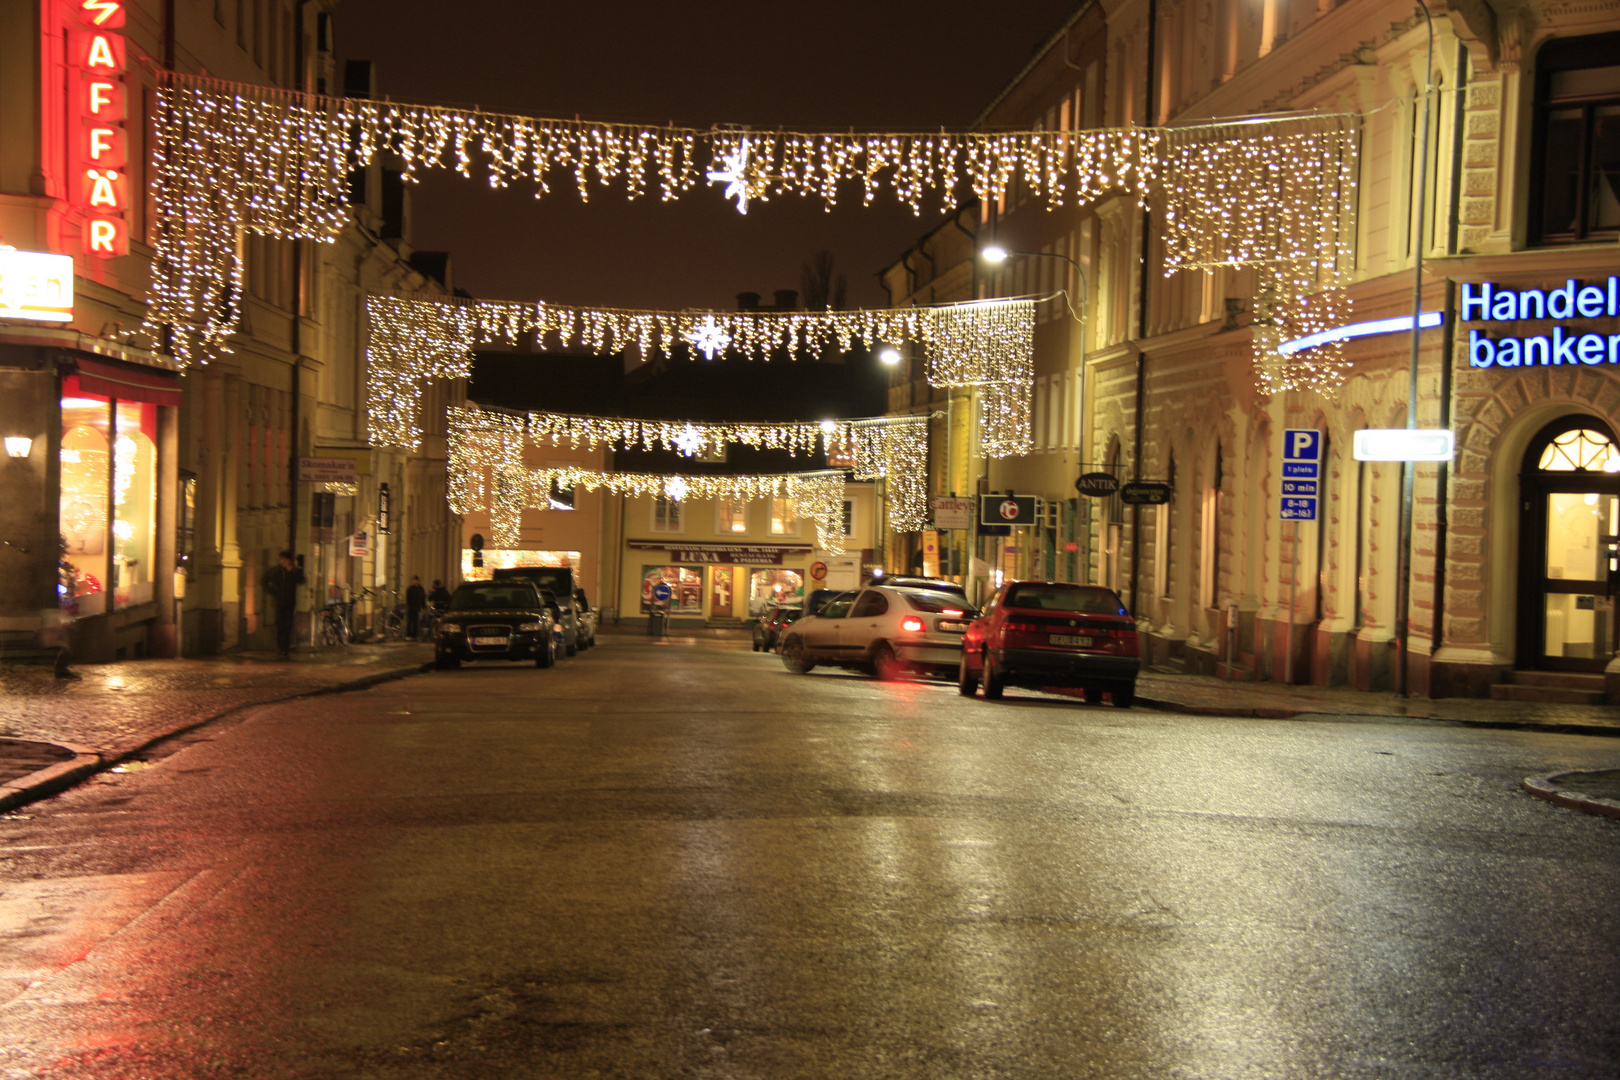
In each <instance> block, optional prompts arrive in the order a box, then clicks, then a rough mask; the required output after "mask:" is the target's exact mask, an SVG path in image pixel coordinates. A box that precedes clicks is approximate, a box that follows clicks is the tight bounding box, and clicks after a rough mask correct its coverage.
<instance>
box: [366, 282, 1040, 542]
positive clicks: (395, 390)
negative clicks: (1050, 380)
mask: <svg viewBox="0 0 1620 1080" xmlns="http://www.w3.org/2000/svg"><path fill="white" fill-rule="evenodd" d="M1035 303H1036V301H1033V300H996V301H978V302H974V303H968V304H953V305H946V306H942V307H915V308H875V309H866V310H857V311H789V312H761V311H744V312H717V311H646V310H636V309H627V308H575V307H564V306H560V305H554V304H545V303H533V304H524V303H517V302H514V301H503V300H466V299H460V298H454V297H443V298H400V297H391V296H372V297H369V298H368V299H367V301H366V313H367V316H368V319H369V322H370V327H371V336H370V341H369V343H368V345H367V350H366V355H367V359H368V361H369V371H368V373H367V378H366V410H367V414H368V418H369V425H370V427H369V430H370V438H371V443H372V445H374V446H399V447H403V448H406V449H411V450H415V449H416V448H417V447H419V446H420V445H421V439H422V428H421V422H420V413H421V400H422V394H423V390H424V381H425V380H427V379H430V378H455V377H464V376H467V375H470V374H471V373H472V358H473V350H474V349H476V348H477V347H478V346H480V345H488V344H506V345H515V344H516V343H517V341H518V339H519V338H520V337H522V336H524V335H527V334H535V335H537V336H538V338H539V340H540V342H541V344H542V345H544V344H545V343H546V341H547V340H548V339H549V340H551V341H552V342H554V343H555V344H556V345H557V346H558V347H561V348H568V347H571V346H572V347H579V348H583V349H586V350H588V351H590V352H596V353H613V352H619V351H622V350H628V349H632V348H633V349H639V350H641V351H642V353H643V355H647V354H649V353H651V352H654V351H660V352H668V351H669V350H671V349H673V348H675V347H677V346H679V345H680V344H681V343H682V342H683V341H686V340H688V336H689V335H690V334H691V333H693V332H695V331H697V330H698V329H700V328H703V327H708V326H713V327H717V328H718V329H719V331H720V332H722V333H724V334H725V335H726V336H727V338H728V339H729V341H730V342H731V346H730V347H731V351H733V352H736V353H739V354H741V355H744V356H748V357H751V358H753V359H756V360H767V359H769V358H770V357H771V356H772V355H779V354H781V353H788V354H789V355H796V354H800V353H804V354H811V355H814V354H817V353H819V352H820V351H821V350H822V349H823V348H824V347H827V346H836V347H837V348H838V349H839V350H840V351H848V350H849V349H851V348H852V347H853V346H854V344H855V343H856V342H857V341H862V342H866V343H867V344H869V345H877V344H879V343H883V342H890V343H896V344H898V343H900V342H905V341H909V342H913V343H916V344H918V345H920V346H922V347H923V348H924V349H926V350H927V352H928V354H929V357H930V366H929V381H930V382H931V383H933V384H934V385H935V386H945V387H953V386H982V387H984V388H985V390H986V397H985V400H986V401H987V402H991V403H992V406H991V407H989V408H987V409H986V412H985V416H986V418H987V423H986V424H985V425H984V426H983V427H982V429H981V438H982V440H983V446H982V448H981V449H982V450H983V452H985V453H987V454H989V456H992V457H1005V456H1008V455H1010V454H1016V453H1023V452H1025V451H1026V450H1027V449H1028V447H1029V445H1030V431H1029V427H1030V401H1029V399H1030V396H1031V395H1032V394H1033V393H1034V386H1035V382H1034V376H1033V370H1034V363H1033V359H1032V356H1033V351H1034V347H1035V336H1034V335H1035ZM544 362H545V358H544V357H543V356H542V357H537V358H536V363H544ZM991 420H993V423H991V422H988V421H991ZM665 445H671V444H669V443H668V442H667V440H665ZM1021 448H1022V449H1021ZM924 460H926V445H925V446H924ZM917 515H922V516H926V514H925V512H924V511H921V510H918V511H916V514H915V515H914V513H913V509H912V508H911V507H910V506H909V504H907V509H905V510H904V511H903V512H902V513H901V519H902V520H905V521H908V522H909V521H912V520H914V519H920V518H917ZM905 531H911V530H909V529H908V530H905Z"/></svg>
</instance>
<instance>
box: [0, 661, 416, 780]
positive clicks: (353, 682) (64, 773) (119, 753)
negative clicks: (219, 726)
mask: <svg viewBox="0 0 1620 1080" xmlns="http://www.w3.org/2000/svg"><path fill="white" fill-rule="evenodd" d="M432 670H433V661H431V660H429V661H427V662H425V663H421V664H413V665H410V666H409V667H398V668H391V669H389V670H388V671H378V672H374V673H372V674H370V675H366V676H364V677H362V678H358V679H349V680H348V681H346V682H339V683H332V684H331V685H329V686H317V687H310V688H306V689H303V690H300V691H298V692H297V693H295V694H282V695H280V696H279V697H269V698H265V699H264V700H262V701H245V702H242V703H241V704H238V705H232V706H231V707H230V708H228V709H221V710H220V711H218V712H215V713H210V714H209V715H207V716H202V717H198V718H197V719H195V720H193V721H191V722H190V723H187V724H182V725H181V726H180V727H177V728H174V729H172V730H169V731H165V732H163V733H161V734H159V735H153V736H152V737H151V738H149V739H144V740H142V741H141V742H139V743H135V744H133V745H131V746H126V747H121V748H119V749H116V750H111V751H108V752H107V753H105V754H102V753H98V752H97V751H95V750H92V749H91V748H90V747H87V746H77V745H75V744H73V743H61V742H53V743H50V745H52V746H60V747H62V748H64V749H66V750H70V751H72V753H73V755H74V756H73V760H72V761H64V762H61V763H59V764H57V765H51V766H47V767H46V768H43V769H40V770H39V771H38V772H33V773H29V774H28V775H27V776H22V777H18V778H17V779H15V780H13V781H11V782H10V783H9V784H0V812H3V811H9V810H14V809H16V808H17V807H19V806H26V805H28V804H29V803H32V802H38V801H39V800H40V799H44V798H48V797H49V796H51V795H56V794H59V793H60V792H62V791H65V790H67V789H68V788H70V787H72V786H74V785H75V784H78V783H80V782H82V781H84V780H87V779H89V778H90V777H92V776H94V775H95V774H96V773H99V772H104V771H106V770H107V769H110V768H112V767H114V766H115V765H120V764H123V763H124V762H127V761H133V760H135V759H137V758H139V757H140V756H141V755H142V754H144V753H146V752H147V751H149V750H151V749H152V748H153V747H155V746H157V745H159V744H161V743H165V742H167V741H169V740H170V739H173V738H176V737H178V736H181V735H186V734H189V733H190V732H193V731H196V730H197V729H198V728H200V727H205V726H207V725H208V724H212V723H214V722H216V721H219V720H223V719H225V718H226V717H227V716H232V715H234V714H236V713H239V712H243V711H245V710H247V709H257V708H260V707H261V706H264V705H280V704H283V703H285V702H288V701H298V700H300V699H302V698H312V697H322V696H324V695H326V694H342V693H346V692H348V691H351V690H367V689H370V688H371V687H373V686H378V685H380V684H382V683H385V682H393V681H394V680H396V679H405V678H409V677H410V676H412V675H422V674H425V673H427V672H429V671H432ZM33 741H35V742H47V741H48V740H44V739H36V740H33Z"/></svg>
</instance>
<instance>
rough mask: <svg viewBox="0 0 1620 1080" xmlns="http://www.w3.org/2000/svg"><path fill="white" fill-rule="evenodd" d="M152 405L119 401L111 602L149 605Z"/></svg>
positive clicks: (153, 518) (153, 527)
mask: <svg viewBox="0 0 1620 1080" xmlns="http://www.w3.org/2000/svg"><path fill="white" fill-rule="evenodd" d="M156 435H157V406H156V405H143V404H141V403H139V402H120V403H119V404H118V407H117V437H116V438H115V439H114V440H113V525H112V534H113V564H112V569H113V603H114V606H116V607H120V608H124V607H130V606H132V605H135V604H147V603H151V601H152V556H153V554H154V552H153V550H152V544H153V539H154V537H155V535H156V532H157V445H156V442H155V441H154V440H155V437H156Z"/></svg>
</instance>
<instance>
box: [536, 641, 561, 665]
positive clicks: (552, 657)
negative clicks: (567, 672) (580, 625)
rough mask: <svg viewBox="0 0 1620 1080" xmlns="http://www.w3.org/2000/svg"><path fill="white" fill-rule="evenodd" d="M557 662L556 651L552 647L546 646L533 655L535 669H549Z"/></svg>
mask: <svg viewBox="0 0 1620 1080" xmlns="http://www.w3.org/2000/svg"><path fill="white" fill-rule="evenodd" d="M556 662H557V650H556V646H554V645H547V646H546V647H545V648H543V649H541V650H540V651H539V653H537V654H536V655H535V658H534V666H535V667H551V666H552V665H553V664H555V663H556Z"/></svg>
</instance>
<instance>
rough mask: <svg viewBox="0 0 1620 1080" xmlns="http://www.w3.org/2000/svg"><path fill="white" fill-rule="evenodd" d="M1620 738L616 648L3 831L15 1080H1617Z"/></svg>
mask: <svg viewBox="0 0 1620 1080" xmlns="http://www.w3.org/2000/svg"><path fill="white" fill-rule="evenodd" d="M1617 766H1620V741H1616V740H1605V739H1595V738H1582V737H1574V736H1562V735H1543V734H1537V733H1519V732H1485V731H1474V730H1465V729H1457V728H1449V727H1441V726H1427V725H1413V724H1406V723H1381V722H1380V723H1363V722H1359V721H1358V722H1326V721H1319V722H1308V721H1263V720H1225V719H1219V718H1204V717H1197V718H1194V717H1182V716H1169V715H1163V714H1156V713H1151V712H1146V711H1142V710H1135V711H1128V712H1121V711H1115V710H1113V709H1111V708H1108V707H1097V708H1088V707H1085V706H1081V705H1077V704H1075V703H1073V702H1071V701H1067V700H1059V699H1056V698H1048V697H1042V696H1038V695H1029V694H1023V695H1019V694H1016V693H1015V694H1011V695H1009V699H1008V701H1007V702H1005V703H1003V704H1000V705H995V704H990V703H987V702H985V701H983V700H982V699H979V700H973V701H965V700H962V699H960V698H958V697H957V695H956V693H955V691H954V688H952V687H946V686H943V685H940V684H923V683H905V684H897V685H883V684H877V683H874V682H871V681H869V680H866V679H864V678H860V677H854V676H845V675H842V674H838V673H832V674H824V673H823V672H821V671H817V672H816V673H815V674H813V675H811V676H808V677H794V676H791V675H788V674H786V673H785V672H783V670H782V669H781V667H780V664H779V663H778V662H777V661H776V659H775V658H774V657H768V656H761V655H755V654H752V653H746V652H731V651H718V650H701V649H686V650H674V649H657V648H652V647H649V646H646V645H640V644H630V643H614V644H611V645H605V646H603V647H602V648H600V649H598V650H596V651H594V652H590V653H586V654H584V655H582V656H581V657H579V658H578V659H576V660H573V661H568V662H565V663H564V664H563V665H561V666H560V667H559V668H557V669H555V670H552V671H535V670H533V669H520V668H511V669H506V668H491V669H467V670H464V671H461V672H456V673H435V674H433V675H430V676H423V677H418V678H414V679H409V680H405V681H403V682H397V683H391V684H387V685H384V686H382V687H379V688H376V689H373V690H370V691H367V692H364V693H359V694H352V695H343V696H338V697H327V698H320V699H315V700H311V701H301V702H293V703H288V704H285V705H279V706H272V707H268V708H265V709H261V710H257V711H255V712H253V713H251V714H249V715H248V716H247V717H246V718H245V719H241V720H239V721H236V722H228V723H226V724H222V725H217V726H214V727H211V728H208V729H205V730H204V731H202V732H200V733H198V736H197V737H196V738H194V739H193V740H191V741H190V742H188V743H187V744H186V745H184V746H183V747H181V748H178V749H177V750H176V751H175V752H173V753H171V754H169V755H168V756H166V757H162V758H160V759H157V760H155V761H154V762H153V763H152V764H151V765H150V766H149V767H145V768H137V769H134V770H132V771H129V772H126V773H123V774H120V775H107V776H103V777H101V778H98V779H97V780H96V781H94V782H93V783H91V784H89V785H86V786H85V787H83V788H81V789H79V790H76V791H73V792H70V793H68V794H66V795H64V796H62V797H60V798H58V799H55V800H52V801H50V802H48V803H43V804H38V805H36V806H34V807H31V808H28V809H26V810H24V811H23V812H22V813H21V814H20V815H13V816H12V817H10V818H6V819H0V888H3V891H0V1001H3V1002H4V1004H3V1006H0V1075H8V1076H45V1077H97V1078H113V1080H123V1078H130V1080H133V1078H136V1077H140V1078H150V1080H170V1078H182V1077H184V1078H191V1077H202V1078H214V1077H237V1076H243V1077H279V1076H290V1077H334V1078H348V1077H355V1078H359V1077H376V1078H382V1080H395V1078H399V1080H403V1078H414V1077H493V1076H499V1077H503V1078H505V1077H526V1076H543V1077H553V1076H554V1077H583V1076H592V1075H601V1076H624V1077H666V1076H695V1077H726V1078H729V1077H738V1078H741V1077H761V1078H764V1077H769V1078H772V1080H776V1078H798V1077H803V1078H806V1080H809V1078H817V1080H821V1078H828V1077H838V1076H850V1077H897V1078H899V1077H904V1078H912V1077H915V1078H925V1077H926V1078H937V1077H1009V1078H1012V1077H1017V1078H1020V1080H1024V1078H1040V1077H1051V1078H1073V1077H1088V1076H1096V1077H1164V1076H1179V1077H1249V1076H1257V1077H1258V1076H1275V1077H1359V1076H1365V1077H1385V1076H1412V1077H1429V1076H1433V1077H1461V1076H1468V1077H1521V1076H1534V1075H1545V1074H1556V1075H1559V1076H1572V1077H1612V1076H1614V1075H1616V1073H1617V1072H1620V1025H1617V1024H1616V1023H1615V1019H1614V1018H1615V1016H1616V1015H1617V1009H1616V1006H1615V1002H1616V998H1617V996H1620V858H1617V853H1620V826H1617V824H1616V823H1615V822H1611V821H1606V820H1602V819H1598V818H1592V817H1586V816H1583V815H1579V814H1575V813H1572V812H1570V811H1566V810H1562V809H1560V808H1557V807H1553V806H1550V805H1548V804H1546V803H1542V802H1538V801H1536V800H1533V799H1531V798H1529V797H1528V796H1525V795H1524V794H1522V793H1521V792H1519V790H1518V787H1517V785H1518V782H1519V780H1520V779H1521V778H1522V777H1524V776H1526V775H1530V774H1533V773H1545V772H1552V771H1557V770H1560V769H1571V768H1583V767H1584V768H1615V767H1617Z"/></svg>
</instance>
